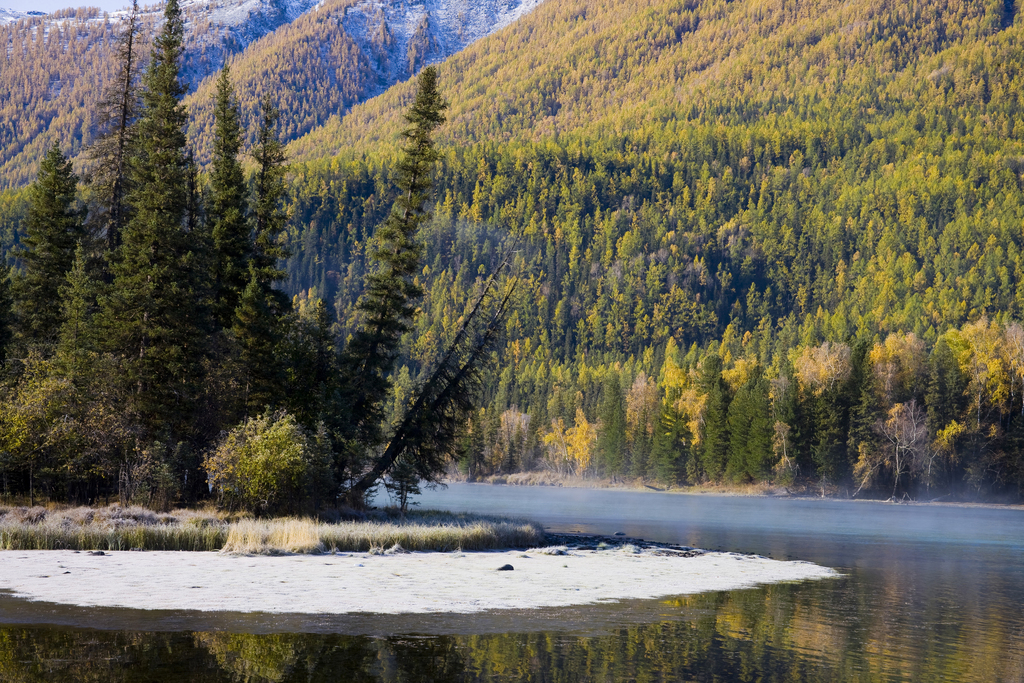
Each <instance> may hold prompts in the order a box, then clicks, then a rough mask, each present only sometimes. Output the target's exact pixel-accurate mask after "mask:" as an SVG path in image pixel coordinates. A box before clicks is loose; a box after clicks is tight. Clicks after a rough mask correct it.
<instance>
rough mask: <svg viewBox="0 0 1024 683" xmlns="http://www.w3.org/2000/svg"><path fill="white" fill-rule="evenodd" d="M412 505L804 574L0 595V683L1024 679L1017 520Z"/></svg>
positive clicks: (582, 503) (550, 492)
mask: <svg viewBox="0 0 1024 683" xmlns="http://www.w3.org/2000/svg"><path fill="white" fill-rule="evenodd" d="M419 502H420V504H421V505H422V506H423V507H425V508H445V509H449V510H453V511H474V512H489V513H495V514H514V515H525V516H529V517H531V518H532V519H534V520H537V521H538V522H541V523H542V524H544V525H545V526H546V527H548V528H549V529H550V530H552V531H579V532H588V533H599V534H613V533H615V532H619V531H621V532H624V533H626V534H628V535H630V536H636V537H641V538H645V539H648V540H657V541H666V542H673V543H682V544H686V545H692V546H698V547H704V548H710V549H719V548H721V549H723V550H738V551H744V552H754V553H758V554H762V555H767V556H770V557H774V558H777V559H788V558H793V559H801V560H810V561H813V562H817V563H819V564H824V565H828V566H831V567H835V568H836V569H838V570H840V571H841V572H843V577H842V578H838V579H834V580H828V581H820V582H809V583H800V584H787V585H774V586H766V587H763V588H758V589H750V590H742V591H731V592H724V593H714V594H708V595H702V596H693V597H680V598H675V599H669V600H658V601H633V602H629V603H623V604H619V605H613V606H607V605H605V606H600V607H581V608H574V609H562V610H543V611H529V612H527V611H523V612H502V613H491V614H485V615H478V616H446V615H438V616H431V617H373V616H369V615H363V616H358V617H345V618H335V619H327V620H318V619H313V618H309V617H300V616H280V617H278V616H260V615H196V614H189V613H147V612H138V611H130V610H84V609H73V608H60V607H56V606H49V605H38V604H34V603H32V604H29V603H25V602H23V601H17V600H12V599H10V598H0V681H5V682H6V681H44V680H45V681H122V680H123V681H247V682H249V681H251V682H256V681H445V680H452V681H477V680H479V681H552V682H555V681H677V680H679V681H688V680H694V681H1010V682H1017V683H1024V614H1022V611H1024V511H1021V510H1011V509H988V508H956V507H939V506H898V505H885V504H876V503H851V502H845V501H822V500H774V499H757V498H732V497H715V496H684V495H671V494H659V493H646V492H645V493H639V492H626V491H600V490H584V489H560V488H520V487H502V486H487V485H471V484H460V485H453V486H451V487H449V488H448V489H446V490H439V491H428V492H426V493H425V494H424V495H423V496H421V497H420V498H419Z"/></svg>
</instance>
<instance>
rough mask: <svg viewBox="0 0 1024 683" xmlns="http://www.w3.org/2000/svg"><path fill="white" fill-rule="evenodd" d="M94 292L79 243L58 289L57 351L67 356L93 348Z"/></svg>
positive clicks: (95, 285)
mask: <svg viewBox="0 0 1024 683" xmlns="http://www.w3.org/2000/svg"><path fill="white" fill-rule="evenodd" d="M96 292H97V283H96V282H95V281H94V280H93V279H92V278H91V277H90V275H89V272H88V262H87V258H86V255H85V249H84V248H83V247H82V246H81V245H79V246H78V249H77V250H76V251H75V262H74V265H73V266H72V267H71V270H69V271H68V273H67V276H66V277H65V280H64V284H63V285H62V286H61V288H60V303H61V310H62V312H63V320H62V324H61V327H60V335H59V339H58V342H57V350H58V353H60V354H63V355H65V356H70V355H76V354H79V353H80V352H82V351H86V350H90V349H92V347H93V345H94V343H95V341H96V340H95V334H94V330H93V328H92V324H91V323H92V314H93V312H94V308H95V305H96Z"/></svg>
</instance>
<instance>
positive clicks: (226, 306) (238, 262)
mask: <svg viewBox="0 0 1024 683" xmlns="http://www.w3.org/2000/svg"><path fill="white" fill-rule="evenodd" d="M214 119H215V121H216V124H215V126H214V138H213V164H212V167H213V169H212V172H211V173H210V194H209V218H210V231H211V236H212V239H213V259H214V263H213V267H214V280H215V285H214V286H215V297H216V299H215V303H214V308H215V311H216V315H217V319H218V320H219V321H220V324H221V325H222V326H224V327H228V326H230V325H231V323H232V317H233V316H234V312H235V307H236V306H237V305H238V301H239V298H240V297H241V295H242V291H243V290H244V289H245V288H246V286H247V283H248V281H249V260H250V258H251V251H252V246H251V240H250V237H249V233H250V229H249V222H248V219H247V217H246V187H245V177H244V176H243V174H242V165H241V163H239V160H238V154H239V152H240V151H241V149H242V128H241V125H240V123H239V113H238V102H237V100H236V99H235V93H234V90H233V89H232V87H231V80H230V72H229V71H228V66H227V64H225V65H224V68H223V69H221V72H220V78H219V79H217V98H216V104H215V107H214Z"/></svg>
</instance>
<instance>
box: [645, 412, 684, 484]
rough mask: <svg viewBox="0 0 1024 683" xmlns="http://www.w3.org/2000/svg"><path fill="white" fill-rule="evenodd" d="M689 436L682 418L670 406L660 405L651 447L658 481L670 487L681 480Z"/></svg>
mask: <svg viewBox="0 0 1024 683" xmlns="http://www.w3.org/2000/svg"><path fill="white" fill-rule="evenodd" d="M689 436H690V434H689V430H688V429H687V427H686V421H685V420H684V419H682V416H680V415H679V414H678V412H677V411H675V410H674V409H673V408H672V406H671V405H669V404H667V403H665V404H662V406H661V414H660V416H659V418H658V422H657V424H656V425H655V426H654V443H653V445H652V446H651V461H652V462H653V466H654V476H655V477H657V479H658V481H660V482H662V483H664V484H668V485H669V486H671V485H673V484H678V483H679V482H680V481H682V480H683V478H684V474H685V468H686V460H687V456H688V455H689V449H688V446H687V443H688V441H689Z"/></svg>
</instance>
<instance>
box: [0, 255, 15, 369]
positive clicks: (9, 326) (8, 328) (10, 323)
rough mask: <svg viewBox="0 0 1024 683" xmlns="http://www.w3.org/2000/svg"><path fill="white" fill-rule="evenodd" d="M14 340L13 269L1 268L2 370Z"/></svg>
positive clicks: (0, 323)
mask: <svg viewBox="0 0 1024 683" xmlns="http://www.w3.org/2000/svg"><path fill="white" fill-rule="evenodd" d="M13 338H14V299H13V297H12V296H11V269H10V268H8V267H7V266H0V370H2V366H3V364H4V363H5V362H6V361H7V349H8V348H9V347H10V345H11V339H13ZM0 375H2V373H0Z"/></svg>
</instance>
